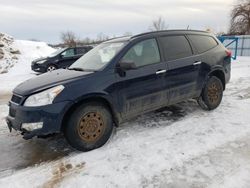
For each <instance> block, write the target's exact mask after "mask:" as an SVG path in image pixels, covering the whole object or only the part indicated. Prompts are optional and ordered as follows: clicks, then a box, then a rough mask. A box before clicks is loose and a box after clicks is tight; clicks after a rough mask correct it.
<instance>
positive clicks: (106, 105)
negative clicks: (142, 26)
mask: <svg viewBox="0 0 250 188" xmlns="http://www.w3.org/2000/svg"><path fill="white" fill-rule="evenodd" d="M230 72H231V53H230V51H229V50H227V49H226V48H225V47H224V46H223V45H222V44H221V43H220V41H218V39H217V38H216V37H215V36H213V35H212V34H210V33H207V32H202V31H191V30H177V31H159V32H151V33H144V34H140V35H136V36H132V37H123V38H118V39H113V40H110V41H107V42H104V43H102V44H100V45H98V46H97V47H95V48H94V49H93V50H91V51H90V52H88V53H87V54H86V55H84V56H82V57H81V58H80V59H78V60H77V61H76V62H75V63H74V64H72V65H71V66H70V67H69V68H68V69H61V70H56V71H52V72H49V73H46V74H43V75H40V76H37V77H36V78H32V79H30V80H28V81H26V82H23V83H22V84H20V85H18V86H17V87H16V88H15V89H14V91H13V96H12V99H11V101H10V103H9V105H10V110H9V115H8V117H7V123H8V126H9V129H10V130H11V129H12V128H14V129H15V130H18V131H21V132H22V134H23V135H24V138H25V139H30V138H32V137H34V136H44V135H49V134H52V133H63V134H64V135H65V137H66V139H67V140H68V142H69V143H70V144H71V146H73V147H75V148H76V149H78V150H81V151H88V150H92V149H95V148H98V147H101V146H102V145H103V144H105V143H106V142H107V140H108V139H109V137H110V135H111V133H112V130H113V127H114V125H116V126H118V125H119V124H121V123H122V122H125V121H127V120H129V119H131V118H133V117H135V116H138V115H141V114H143V113H146V112H150V111H153V110H156V109H159V108H162V107H164V106H167V105H172V104H175V103H178V102H181V101H183V100H187V99H196V100H197V101H198V103H199V105H200V106H201V107H202V108H203V109H206V110H213V109H215V108H217V107H218V106H219V105H220V103H221V100H222V97H223V91H224V90H225V88H226V83H227V82H228V81H229V79H230ZM159 144H160V143H159Z"/></svg>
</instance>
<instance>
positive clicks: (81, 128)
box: [64, 103, 113, 151]
mask: <svg viewBox="0 0 250 188" xmlns="http://www.w3.org/2000/svg"><path fill="white" fill-rule="evenodd" d="M112 130H113V121H112V116H111V114H110V112H109V110H108V109H107V108H106V107H105V106H104V105H102V104H97V103H88V104H85V105H82V106H80V107H78V108H77V109H76V110H75V111H74V112H73V114H72V115H71V117H70V119H69V121H68V123H67V126H66V128H65V131H64V134H65V137H66V139H67V140H68V142H69V144H70V145H71V146H72V147H74V148H76V149H77V150H80V151H89V150H92V149H95V148H99V147H101V146H102V145H104V144H105V143H106V142H107V141H108V139H109V138H110V136H111V133H112Z"/></svg>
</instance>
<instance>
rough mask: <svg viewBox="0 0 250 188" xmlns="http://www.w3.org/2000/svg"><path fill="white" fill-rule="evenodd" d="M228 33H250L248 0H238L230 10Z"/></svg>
mask: <svg viewBox="0 0 250 188" xmlns="http://www.w3.org/2000/svg"><path fill="white" fill-rule="evenodd" d="M229 33H230V34H234V35H246V34H250V0H239V1H238V3H237V4H236V5H235V6H234V7H233V10H232V12H231V23H230V30H229Z"/></svg>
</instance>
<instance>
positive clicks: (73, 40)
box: [61, 31, 78, 47]
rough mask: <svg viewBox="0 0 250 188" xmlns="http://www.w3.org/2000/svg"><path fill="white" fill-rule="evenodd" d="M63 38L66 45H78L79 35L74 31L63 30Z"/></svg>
mask: <svg viewBox="0 0 250 188" xmlns="http://www.w3.org/2000/svg"><path fill="white" fill-rule="evenodd" d="M61 40H62V42H63V43H64V44H65V45H67V46H69V47H73V46H76V45H77V42H78V37H77V36H76V34H75V33H74V32H72V31H66V32H61Z"/></svg>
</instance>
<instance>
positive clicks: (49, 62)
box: [31, 46, 93, 73]
mask: <svg viewBox="0 0 250 188" xmlns="http://www.w3.org/2000/svg"><path fill="white" fill-rule="evenodd" d="M92 48H93V47H92V46H83V47H74V48H62V49H59V50H57V51H55V52H54V53H52V54H51V55H50V56H49V57H42V58H39V59H36V60H34V61H32V63H31V69H32V70H33V71H35V72H41V73H44V72H48V71H53V70H56V69H59V68H66V67H69V66H70V65H72V64H73V63H74V62H75V61H76V60H77V59H79V58H80V57H81V56H83V55H84V54H85V53H87V52H88V51H89V50H91V49H92Z"/></svg>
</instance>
